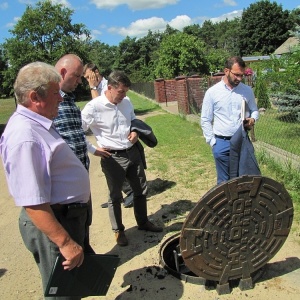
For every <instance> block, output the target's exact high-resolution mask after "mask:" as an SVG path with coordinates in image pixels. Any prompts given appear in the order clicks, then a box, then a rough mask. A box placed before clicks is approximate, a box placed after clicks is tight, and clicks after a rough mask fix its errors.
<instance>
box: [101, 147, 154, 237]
mask: <svg viewBox="0 0 300 300" xmlns="http://www.w3.org/2000/svg"><path fill="white" fill-rule="evenodd" d="M101 168H102V171H103V173H104V175H105V178H106V182H107V186H108V190H109V199H108V212H109V218H110V222H111V226H112V230H113V231H123V230H125V226H124V225H123V223H122V209H121V201H122V199H123V196H122V187H123V183H124V181H125V179H127V181H128V183H129V184H130V186H131V188H132V190H133V193H134V199H133V209H134V216H135V219H136V223H137V225H143V224H145V223H146V222H147V221H148V217H147V203H146V201H147V200H146V195H147V180H146V174H145V170H144V167H143V164H142V160H141V156H140V152H139V150H138V148H137V147H136V146H135V145H134V146H133V147H132V148H131V149H130V150H129V151H128V152H121V153H112V155H111V156H110V157H109V158H102V159H101Z"/></svg>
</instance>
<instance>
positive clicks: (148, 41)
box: [114, 30, 162, 82]
mask: <svg viewBox="0 0 300 300" xmlns="http://www.w3.org/2000/svg"><path fill="white" fill-rule="evenodd" d="M161 39H162V34H161V33H158V32H156V33H153V32H152V31H150V30H149V32H148V34H147V35H146V36H144V37H142V38H140V39H138V40H137V39H136V38H129V37H126V38H125V39H124V40H123V41H122V42H121V43H120V44H119V47H118V51H117V54H116V57H115V64H114V68H116V69H122V70H124V71H125V72H126V73H127V74H128V75H129V77H130V79H131V80H132V82H148V81H152V80H154V79H155V75H154V62H155V61H156V60H157V50H158V49H159V47H160V42H161Z"/></svg>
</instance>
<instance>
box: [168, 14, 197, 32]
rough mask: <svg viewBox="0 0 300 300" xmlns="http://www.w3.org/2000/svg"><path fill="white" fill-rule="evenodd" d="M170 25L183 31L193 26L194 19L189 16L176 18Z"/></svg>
mask: <svg viewBox="0 0 300 300" xmlns="http://www.w3.org/2000/svg"><path fill="white" fill-rule="evenodd" d="M169 25H170V26H171V27H172V28H175V29H178V30H181V29H183V27H186V26H189V25H192V19H191V18H190V17H189V16H187V15H183V16H177V17H176V18H174V19H173V20H171V21H170V22H169Z"/></svg>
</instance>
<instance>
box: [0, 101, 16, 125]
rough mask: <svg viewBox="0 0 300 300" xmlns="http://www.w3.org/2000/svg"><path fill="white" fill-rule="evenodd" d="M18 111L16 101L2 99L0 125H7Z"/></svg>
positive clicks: (0, 103)
mask: <svg viewBox="0 0 300 300" xmlns="http://www.w3.org/2000/svg"><path fill="white" fill-rule="evenodd" d="M15 109H16V104H15V99H14V98H8V99H0V124H6V123H7V121H8V119H9V117H10V116H11V115H12V114H13V112H14V111H15Z"/></svg>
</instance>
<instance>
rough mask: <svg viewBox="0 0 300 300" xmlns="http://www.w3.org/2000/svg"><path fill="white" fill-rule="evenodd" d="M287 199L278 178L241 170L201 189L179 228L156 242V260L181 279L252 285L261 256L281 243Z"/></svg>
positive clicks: (226, 289)
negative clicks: (244, 173) (238, 174)
mask: <svg viewBox="0 0 300 300" xmlns="http://www.w3.org/2000/svg"><path fill="white" fill-rule="evenodd" d="M293 212H294V210H293V203H292V200H291V198H290V196H289V194H288V193H287V191H286V190H285V188H284V187H283V186H282V185H281V184H279V183H278V182H276V181H274V180H272V179H270V178H266V177H263V176H242V177H238V178H235V179H232V180H230V181H227V182H226V183H224V184H221V185H218V186H216V187H214V188H213V189H211V190H210V191H209V192H208V193H206V194H205V195H204V196H203V197H202V198H201V199H200V200H199V202H198V203H197V204H196V206H195V207H194V208H193V209H192V210H191V211H190V213H189V215H188V216H187V218H186V220H185V222H184V224H183V226H182V229H181V232H180V233H177V234H175V235H174V236H171V237H170V238H168V239H167V240H166V241H165V242H164V243H163V244H162V246H161V248H160V263H161V264H162V266H163V267H164V268H165V269H166V270H167V271H168V272H169V273H170V274H172V275H173V276H174V277H176V278H179V279H181V280H183V281H185V282H189V283H195V284H201V285H205V287H206V288H207V289H214V288H215V289H216V290H217V292H218V294H229V293H230V292H231V290H232V288H233V287H239V288H240V290H249V289H252V288H254V283H255V282H256V281H257V280H258V279H259V278H260V277H261V276H262V274H263V272H264V270H265V266H266V264H267V262H268V261H269V260H270V259H271V258H273V257H274V256H275V254H276V253H277V252H278V251H279V250H280V248H281V247H282V245H283V244H284V242H285V240H286V238H287V236H288V234H289V232H290V229H291V225H292V220H293Z"/></svg>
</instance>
